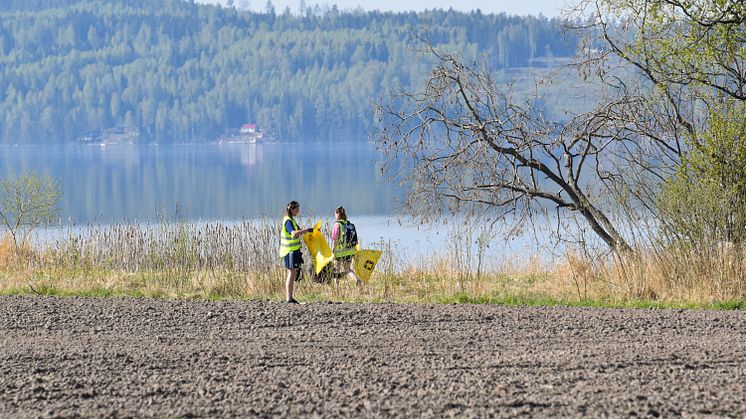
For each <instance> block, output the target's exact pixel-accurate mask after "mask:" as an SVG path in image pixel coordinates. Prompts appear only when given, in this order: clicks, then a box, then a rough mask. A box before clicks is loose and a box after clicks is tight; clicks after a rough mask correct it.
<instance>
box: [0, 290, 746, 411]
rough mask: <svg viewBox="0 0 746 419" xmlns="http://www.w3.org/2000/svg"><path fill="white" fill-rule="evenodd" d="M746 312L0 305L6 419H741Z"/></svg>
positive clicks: (1, 400)
mask: <svg viewBox="0 0 746 419" xmlns="http://www.w3.org/2000/svg"><path fill="white" fill-rule="evenodd" d="M745 366H746V313H743V312H737V311H732V312H717V311H684V310H614V309H609V310H606V309H580V308H526V307H501V306H486V305H485V306H472V305H388V304H302V305H286V304H283V303H261V302H208V301H162V300H148V299H117V298H111V299H109V298H107V299H95V298H35V297H0V417H8V416H22V417H27V416H71V415H83V416H94V417H102V416H107V417H109V416H136V417H141V416H159V417H163V416H166V417H175V416H180V417H190V416H212V417H215V416H277V415H281V416H299V415H300V416H323V417H330V416H346V417H360V416H364V417H371V416H373V417H378V416H402V417H420V416H425V417H443V416H458V417H473V416H515V415H531V416H588V415H590V416H594V417H595V416H604V415H610V416H630V415H641V416H658V415H664V416H673V415H676V416H678V415H684V416H697V417H699V416H708V415H714V416H743V415H745V414H746V404H744V402H743V400H744V395H746V368H745Z"/></svg>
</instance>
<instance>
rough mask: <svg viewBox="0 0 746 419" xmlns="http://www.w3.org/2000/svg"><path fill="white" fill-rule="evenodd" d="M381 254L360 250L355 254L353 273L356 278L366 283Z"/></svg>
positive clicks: (377, 251) (380, 252)
mask: <svg viewBox="0 0 746 419" xmlns="http://www.w3.org/2000/svg"><path fill="white" fill-rule="evenodd" d="M382 253H383V252H382V251H380V250H373V249H362V250H358V251H357V253H355V273H356V274H357V276H358V278H360V279H361V280H363V281H365V282H368V280H369V279H370V276H371V274H373V269H375V268H376V263H378V259H380V258H381V254H382Z"/></svg>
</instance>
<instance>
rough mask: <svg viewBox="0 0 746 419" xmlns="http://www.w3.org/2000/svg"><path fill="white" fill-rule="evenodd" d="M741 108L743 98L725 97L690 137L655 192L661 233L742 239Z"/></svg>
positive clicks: (745, 220) (745, 186)
mask: <svg viewBox="0 0 746 419" xmlns="http://www.w3.org/2000/svg"><path fill="white" fill-rule="evenodd" d="M745 113H746V105H745V104H744V103H743V102H740V101H732V100H731V101H726V102H725V104H724V105H722V106H721V107H718V108H716V109H714V110H713V111H711V112H710V118H709V120H710V126H709V129H707V130H705V131H704V132H703V133H702V137H701V138H698V139H695V140H692V141H690V146H691V150H690V151H689V152H688V153H687V154H686V155H685V156H684V158H683V160H682V162H681V164H680V165H679V167H678V168H677V170H676V174H675V175H674V176H673V177H672V178H671V179H669V180H668V181H667V182H666V183H665V184H664V186H663V189H662V193H661V195H660V198H659V204H658V205H659V209H660V212H661V218H662V220H663V229H664V233H665V237H666V238H669V239H678V240H684V241H685V242H688V243H690V244H693V245H695V246H701V245H702V244H704V243H716V242H719V241H728V242H732V243H734V244H737V245H742V244H743V243H744V241H746V120H745V119H744V118H743V115H744V114H745Z"/></svg>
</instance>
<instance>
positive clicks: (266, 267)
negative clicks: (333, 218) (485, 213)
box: [0, 220, 746, 306]
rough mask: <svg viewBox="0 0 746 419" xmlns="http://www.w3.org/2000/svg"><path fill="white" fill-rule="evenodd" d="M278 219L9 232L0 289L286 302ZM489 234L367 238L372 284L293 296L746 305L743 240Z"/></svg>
mask: <svg viewBox="0 0 746 419" xmlns="http://www.w3.org/2000/svg"><path fill="white" fill-rule="evenodd" d="M275 224H276V223H275V222H271V221H242V222H237V223H232V224H225V223H190V222H186V221H170V220H161V222H158V223H152V224H136V223H123V224H113V225H104V226H102V225H89V226H85V227H82V228H81V227H69V228H68V229H67V230H66V231H65V233H64V234H62V236H61V237H57V238H55V239H54V240H47V241H43V242H40V243H37V244H36V245H35V246H34V247H33V248H31V247H26V248H23V249H19V250H16V249H15V248H14V247H13V246H12V242H11V241H10V239H9V237H8V236H7V235H6V236H5V237H3V238H2V240H0V292H2V293H38V294H62V295H65V294H71V295H129V296H150V297H168V298H246V299H269V300H280V299H282V298H283V296H284V281H285V270H284V268H283V267H282V264H281V261H280V259H279V258H278V257H277V243H278V238H277V234H278V228H279V227H277V226H276V225H275ZM329 227H330V225H329V224H327V225H326V226H325V229H324V231H330V229H329ZM490 234H492V232H491V231H490V230H489V229H485V228H464V227H463V226H459V227H458V230H454V231H453V232H452V233H451V234H450V235H449V246H448V250H447V251H446V252H445V253H444V254H436V255H428V256H426V257H422V258H420V259H409V258H407V257H405V255H403V254H402V253H401V252H399V251H398V249H396V247H395V246H394V245H393V244H392V243H391V242H377V243H369V244H366V246H365V247H366V248H377V249H381V250H383V257H382V258H381V260H380V261H379V262H378V265H377V267H376V271H375V272H374V274H373V276H372V278H371V280H370V281H369V282H368V283H366V284H364V285H363V286H359V287H358V286H355V285H354V284H352V283H350V282H349V281H347V282H343V283H342V285H341V286H340V287H338V288H336V287H334V285H329V284H316V283H313V282H311V281H310V279H308V278H307V279H305V280H303V281H302V282H300V283H299V284H298V285H297V287H296V294H297V296H298V297H299V298H301V299H305V300H306V301H320V300H336V301H369V302H384V301H385V302H495V303H521V304H530V303H542V304H547V303H559V304H612V305H636V304H637V305H639V304H643V305H645V304H649V303H652V304H663V305H667V304H669V305H670V304H673V305H684V306H688V305H700V306H701V305H713V304H718V303H723V302H733V301H736V302H738V303H736V304H735V305H736V306H740V305H741V303H740V302H741V301H744V299H746V269H745V268H746V266H744V265H745V262H744V260H746V258H745V256H746V253H745V252H744V249H741V248H735V247H733V246H727V245H719V246H710V247H707V248H704V249H703V248H696V249H694V248H686V247H684V246H673V245H669V246H655V245H648V247H646V248H645V250H643V251H639V252H636V253H634V254H630V255H626V256H619V255H610V254H602V253H595V254H592V253H591V252H589V251H588V249H584V248H579V249H576V250H574V251H572V250H571V251H567V252H566V254H565V255H563V256H562V257H560V258H558V259H556V260H553V261H547V260H545V259H542V258H540V257H538V256H537V255H534V254H527V255H516V256H515V257H514V258H513V259H509V260H506V261H503V262H501V263H499V264H497V265H495V264H493V263H490V260H493V259H494V255H493V254H491V253H490V249H489V248H487V247H486V246H485V243H487V242H488V241H487V240H486V239H485V237H488V236H489V235H490ZM475 245H476V246H475ZM305 259H306V261H307V262H310V260H311V259H310V256H309V255H307V254H306V255H305ZM307 264H308V263H307Z"/></svg>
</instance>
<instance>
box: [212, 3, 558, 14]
mask: <svg viewBox="0 0 746 419" xmlns="http://www.w3.org/2000/svg"><path fill="white" fill-rule="evenodd" d="M201 1H202V2H204V3H223V4H225V2H226V0H201ZM234 1H235V3H236V4H242V3H244V4H246V3H247V2H248V4H249V6H250V8H251V9H252V10H262V9H264V6H265V5H266V4H267V0H234ZM298 3H299V0H272V4H274V5H275V9H277V11H278V13H280V12H282V10H283V9H285V7H286V6H289V7H290V9H291V10H292V11H293V12H296V11H297V10H298ZM306 4H307V5H314V4H330V5H331V4H336V5H337V6H339V7H340V8H343V9H352V8H356V7H357V6H361V7H362V8H363V9H365V10H375V9H378V10H393V11H397V12H398V11H406V10H417V11H419V10H425V9H435V8H440V9H448V8H449V7H453V9H454V10H461V11H470V10H474V9H481V10H482V12H484V13H500V12H505V13H508V14H513V15H538V14H539V13H541V14H543V15H544V16H547V17H555V16H559V14H560V11H561V9H562V5H563V4H564V0H492V1H489V0H460V1H453V0H450V1H449V0H428V1H421V0H419V1H418V0H382V1H374V2H371V1H368V2H363V1H359V0H332V1H326V0H320V1H314V0H306Z"/></svg>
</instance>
